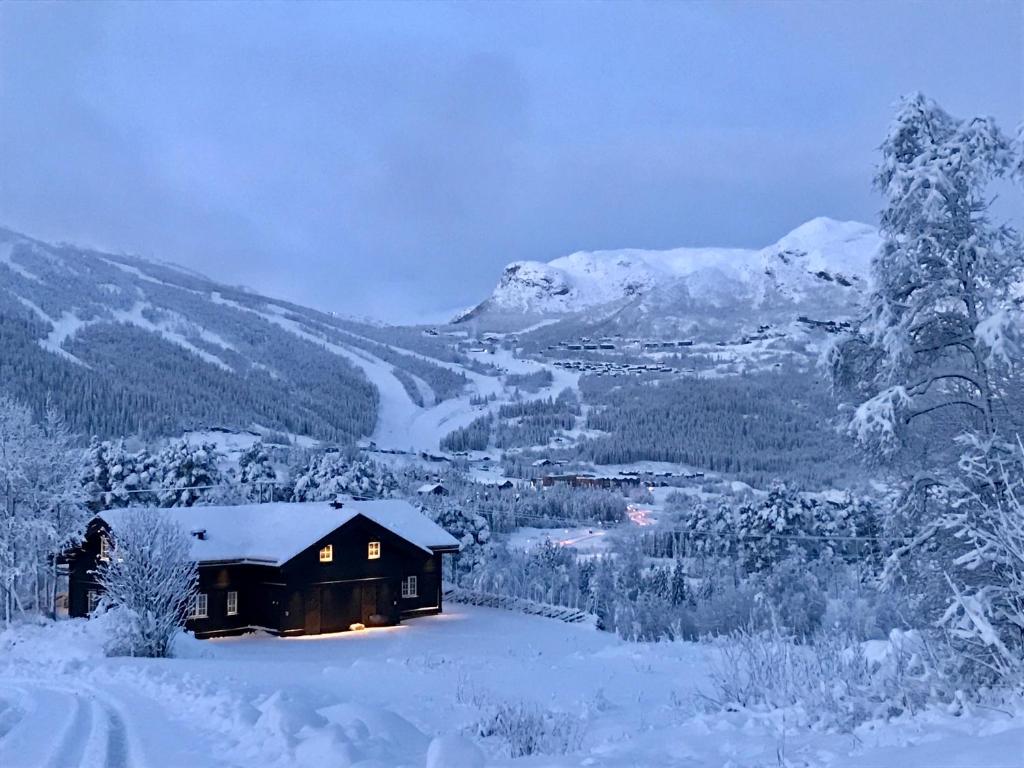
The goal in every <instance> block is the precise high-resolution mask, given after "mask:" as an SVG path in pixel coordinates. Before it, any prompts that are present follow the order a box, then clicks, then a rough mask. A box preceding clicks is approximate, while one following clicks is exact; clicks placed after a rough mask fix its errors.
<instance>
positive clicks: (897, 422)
mask: <svg viewBox="0 0 1024 768" xmlns="http://www.w3.org/2000/svg"><path fill="white" fill-rule="evenodd" d="M1012 161H1013V153H1012V144H1011V142H1010V141H1009V140H1008V139H1007V137H1006V136H1004V135H1003V134H1002V132H1001V131H1000V130H999V129H998V128H997V127H996V125H995V124H994V123H993V122H992V121H991V120H990V119H982V118H976V119H973V120H966V121H965V120H959V119H957V118H954V117H952V116H950V115H949V114H947V113H946V112H945V111H944V110H942V108H941V107H939V106H938V105H937V104H935V102H933V101H931V100H930V99H927V98H925V97H924V96H922V95H920V94H916V95H912V96H909V97H907V98H905V99H904V100H903V101H902V103H901V104H900V107H899V110H898V112H897V115H896V118H895V120H894V121H893V123H892V126H891V127H890V129H889V134H888V136H887V137H886V139H885V142H884V143H883V144H882V163H881V165H880V167H879V170H878V174H877V176H876V179H875V183H876V186H877V187H878V189H879V190H881V192H882V193H883V195H884V196H885V199H886V206H885V208H884V210H883V211H882V216H881V230H882V234H883V236H884V243H883V246H882V248H881V251H880V252H879V254H878V255H877V256H876V257H875V259H874V261H873V264H872V269H873V276H874V289H873V291H872V293H871V296H870V299H869V314H868V317H867V318H866V319H865V321H864V322H863V323H862V324H861V325H860V328H859V329H858V330H857V332H856V333H854V334H852V335H850V336H848V337H846V338H844V339H842V340H841V341H840V342H839V343H837V344H836V345H835V346H834V347H833V348H832V349H831V350H830V353H829V354H828V356H827V364H828V367H829V369H830V371H831V373H832V379H833V382H834V383H835V384H837V385H839V386H840V387H841V388H845V389H846V391H848V392H850V393H852V394H854V395H855V396H860V397H861V398H862V402H861V403H860V404H859V405H858V406H857V407H856V408H855V410H854V411H853V416H852V418H851V420H850V422H849V429H850V432H851V433H852V435H853V436H854V437H855V438H856V439H857V441H858V442H859V443H861V444H862V445H863V446H865V447H866V448H868V449H870V450H871V451H874V452H876V453H877V454H878V455H886V456H891V455H893V454H895V453H897V452H899V451H900V449H904V448H908V447H914V448H917V449H919V450H922V451H923V450H924V449H925V448H927V447H929V446H928V445H926V444H925V442H924V440H919V441H918V442H917V443H916V444H914V445H913V446H911V445H910V444H911V441H912V438H913V436H914V434H915V433H914V431H913V430H912V429H911V428H912V427H918V426H920V427H922V428H921V429H919V430H917V433H916V434H917V435H918V436H919V437H920V436H922V435H924V436H925V438H924V439H925V440H926V439H927V436H929V435H934V434H935V433H936V432H938V433H939V434H940V435H943V436H945V437H948V436H949V433H950V432H953V433H962V432H972V433H975V434H979V435H983V436H991V435H993V434H995V433H996V432H997V430H998V429H999V427H1000V423H999V422H1000V419H1001V418H1002V414H1001V413H1000V411H999V409H998V407H997V400H998V399H999V396H1000V391H1001V388H1002V387H1003V385H1004V381H1003V377H1004V376H1005V375H1006V370H1007V367H1008V366H1009V365H1010V364H1012V362H1013V361H1014V360H1015V359H1019V356H1020V349H1019V347H1018V345H1017V341H1018V329H1019V328H1020V313H1019V309H1018V308H1016V306H1015V305H1014V303H1013V301H1012V296H1011V291H1012V289H1013V286H1014V285H1016V284H1018V283H1019V281H1020V280H1021V279H1022V278H1024V256H1022V252H1021V247H1020V241H1019V238H1017V237H1016V235H1015V234H1014V233H1013V232H1012V231H1011V230H1009V229H1008V228H1006V227H998V226H995V225H993V224H992V223H991V222H990V221H989V218H988V196H987V194H988V193H987V189H988V186H989V184H990V183H991V182H992V181H993V180H994V179H996V178H998V177H1001V176H1004V175H1006V174H1007V173H1008V172H1010V171H1011V170H1012ZM925 427H927V428H925ZM943 433H944V434H943ZM941 442H944V443H945V445H946V446H948V444H949V441H948V440H945V441H941ZM931 447H932V448H934V447H936V446H935V445H934V444H932V446H931ZM939 447H940V448H941V447H943V446H942V445H941V444H940V446H939Z"/></svg>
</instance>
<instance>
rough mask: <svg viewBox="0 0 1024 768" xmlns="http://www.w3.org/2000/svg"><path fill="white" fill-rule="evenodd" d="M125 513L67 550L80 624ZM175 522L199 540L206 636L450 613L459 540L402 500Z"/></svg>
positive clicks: (219, 510) (200, 629)
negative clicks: (448, 566)
mask: <svg viewBox="0 0 1024 768" xmlns="http://www.w3.org/2000/svg"><path fill="white" fill-rule="evenodd" d="M124 514H125V510H123V509H112V510H108V511H105V512H101V513H100V514H98V515H97V516H96V517H95V518H93V520H92V521H91V522H90V523H89V525H88V528H87V531H86V535H85V538H84V540H83V541H82V543H81V544H80V545H79V546H77V547H75V548H73V549H72V550H70V551H69V552H68V553H66V555H65V559H66V561H67V564H68V574H69V589H68V610H69V613H70V615H71V616H88V615H89V613H90V612H91V611H92V610H93V608H94V607H95V606H96V604H97V603H98V601H99V599H100V597H101V594H102V588H101V587H100V585H99V584H98V583H97V582H96V576H95V571H96V567H97V564H98V563H99V561H100V559H101V558H102V557H105V556H106V553H107V552H108V551H109V550H108V544H107V542H109V540H110V536H111V535H112V532H116V530H117V527H118V525H119V523H120V521H121V520H122V519H123V516H124ZM168 514H170V515H172V516H173V517H172V519H174V520H175V521H177V522H178V523H179V524H180V525H181V526H182V527H183V528H184V529H185V530H186V531H189V532H190V533H191V536H192V548H191V555H192V557H193V558H194V559H195V561H196V563H197V564H198V569H199V592H198V595H197V596H196V598H195V600H194V601H193V602H192V605H191V606H190V609H189V617H188V621H187V625H186V626H187V627H188V629H190V630H192V631H193V632H195V634H196V637H200V638H206V637H213V636H218V635H230V634H239V633H242V632H247V631H250V630H256V629H259V630H266V631H269V632H272V633H274V634H278V635H316V634H320V633H324V632H340V631H344V630H347V629H349V628H351V627H353V626H354V625H359V624H362V625H364V626H379V625H388V624H397V623H399V622H400V621H401V620H402V619H407V618H411V617H415V616H423V615H427V614H435V613H440V612H441V582H442V557H441V556H442V554H444V553H454V552H458V550H459V543H458V542H457V541H456V540H455V539H454V538H453V537H452V536H451V535H450V534H449V533H447V532H446V531H445V530H443V529H442V528H440V527H439V526H438V525H437V524H435V523H434V522H432V521H431V520H429V519H428V518H427V517H426V516H424V515H423V514H422V513H420V512H419V511H418V510H416V509H415V508H414V507H413V506H412V505H410V504H409V503H408V502H405V501H400V500H396V499H387V500H377V501H365V502H364V501H351V500H341V499H339V500H337V501H335V502H331V503H328V502H315V503H305V504H297V503H273V504H252V505H242V506H234V507H186V508H180V509H174V510H171V511H169V513H168Z"/></svg>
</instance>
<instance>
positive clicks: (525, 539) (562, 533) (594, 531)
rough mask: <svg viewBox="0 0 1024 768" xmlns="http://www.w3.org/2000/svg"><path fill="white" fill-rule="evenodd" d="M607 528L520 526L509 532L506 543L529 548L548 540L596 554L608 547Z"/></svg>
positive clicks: (514, 546) (517, 547)
mask: <svg viewBox="0 0 1024 768" xmlns="http://www.w3.org/2000/svg"><path fill="white" fill-rule="evenodd" d="M608 532H609V529H607V528H595V527H594V526H592V525H591V526H581V527H576V528H531V527H520V528H516V530H515V531H514V532H512V533H510V534H508V537H507V539H506V543H507V544H508V545H509V546H510V547H512V548H513V549H522V550H530V549H533V548H534V547H536V546H537V545H539V544H541V543H543V542H545V541H548V542H551V543H552V544H556V545H558V546H560V547H571V548H572V549H575V550H576V551H577V552H580V553H582V554H598V553H602V552H605V551H607V549H608V543H609V542H608V538H607V537H608Z"/></svg>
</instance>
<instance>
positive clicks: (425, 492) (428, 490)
mask: <svg viewBox="0 0 1024 768" xmlns="http://www.w3.org/2000/svg"><path fill="white" fill-rule="evenodd" d="M416 493H417V494H418V495H420V496H447V495H448V489H447V488H445V487H444V486H443V485H441V484H440V483H426V484H425V485H421V486H420V487H419V488H417V489H416Z"/></svg>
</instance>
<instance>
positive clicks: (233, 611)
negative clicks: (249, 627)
mask: <svg viewBox="0 0 1024 768" xmlns="http://www.w3.org/2000/svg"><path fill="white" fill-rule="evenodd" d="M227 614H228V616H237V615H238V591H237V590H234V589H232V590H230V591H229V592H228V605H227Z"/></svg>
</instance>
